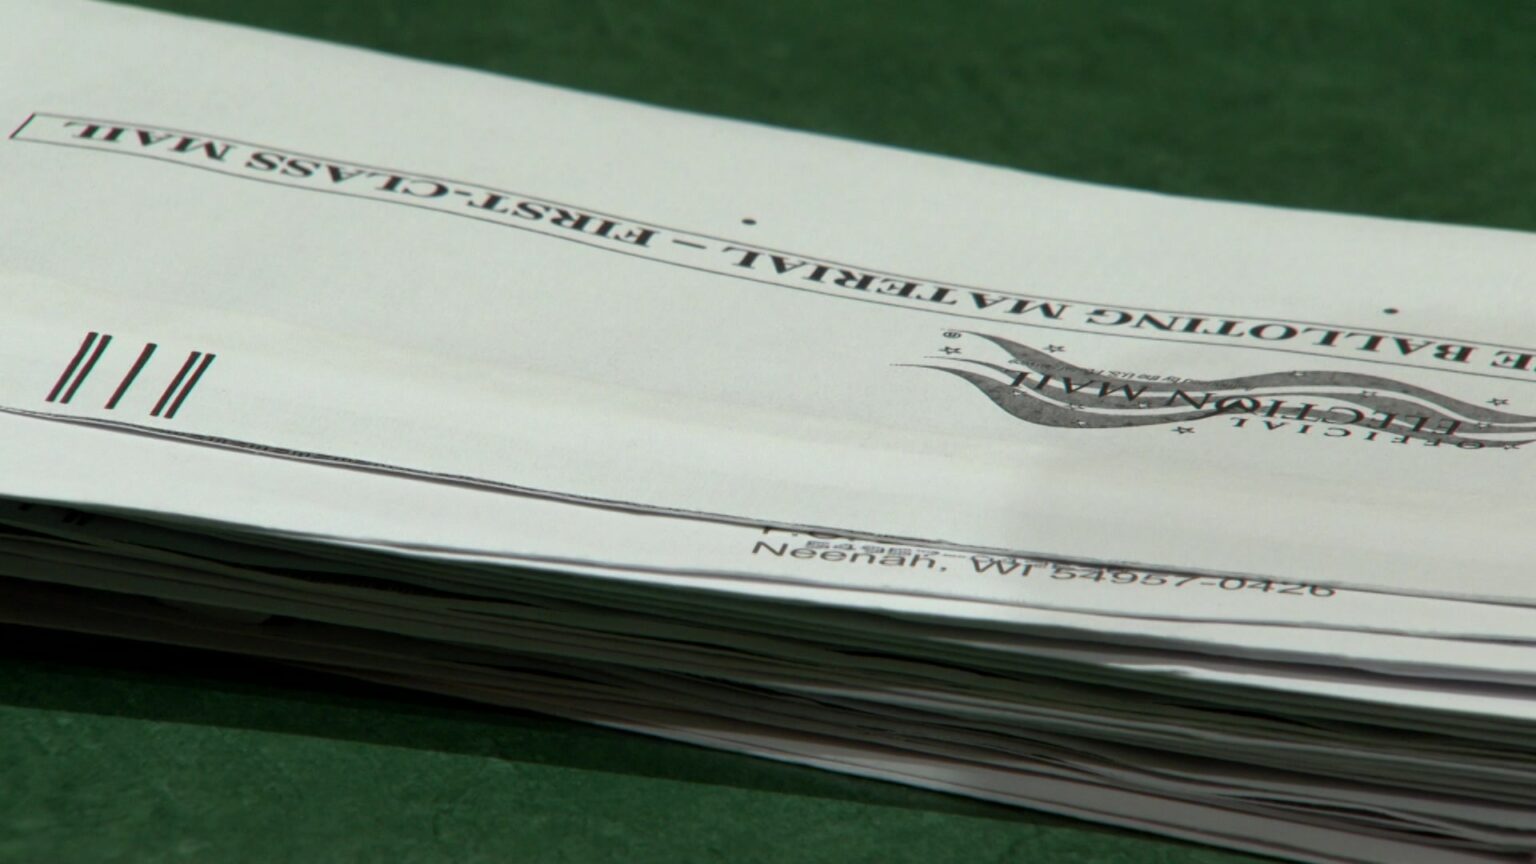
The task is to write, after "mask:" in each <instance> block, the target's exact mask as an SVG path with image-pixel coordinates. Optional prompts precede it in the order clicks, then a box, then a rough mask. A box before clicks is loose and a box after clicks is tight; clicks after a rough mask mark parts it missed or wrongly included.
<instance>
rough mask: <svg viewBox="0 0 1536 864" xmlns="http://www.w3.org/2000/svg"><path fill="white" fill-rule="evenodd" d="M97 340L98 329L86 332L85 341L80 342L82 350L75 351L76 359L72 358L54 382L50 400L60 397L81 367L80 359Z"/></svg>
mask: <svg viewBox="0 0 1536 864" xmlns="http://www.w3.org/2000/svg"><path fill="white" fill-rule="evenodd" d="M95 342H96V331H94V330H92V331H91V332H89V333H87V334H85V341H83V342H81V343H80V350H79V351H76V352H75V356H74V359H72V360H70V361H69V365H68V366H65V367H64V374H63V375H60V376H59V380H58V381H56V382H55V383H54V385H53V389H52V390H49V391H48V401H49V402H53V401H55V400H57V399H58V398H59V393H60V391H62V390H63V389H64V385H65V384H68V383H69V379H70V378H73V377H74V375H75V370H76V369H78V368H79V367H80V361H81V360H83V359H84V358H85V352H87V351H89V350H91V345H92V344H94V343H95Z"/></svg>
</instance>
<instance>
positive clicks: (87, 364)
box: [59, 336, 112, 405]
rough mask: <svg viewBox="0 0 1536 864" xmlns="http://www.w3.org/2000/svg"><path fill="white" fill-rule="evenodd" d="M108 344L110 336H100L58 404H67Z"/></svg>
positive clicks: (94, 366) (110, 342)
mask: <svg viewBox="0 0 1536 864" xmlns="http://www.w3.org/2000/svg"><path fill="white" fill-rule="evenodd" d="M110 344H112V337H111V336H102V337H101V340H100V341H98V342H97V343H96V350H95V351H92V352H91V359H89V360H87V361H85V366H84V368H82V369H81V370H80V374H79V375H76V376H75V380H74V383H72V384H70V385H69V389H68V390H65V391H64V398H62V399H60V400H59V404H61V405H68V404H69V400H71V399H73V398H75V391H76V390H79V389H80V385H81V384H84V383H85V379H86V376H88V375H90V374H91V370H92V369H95V368H96V361H97V360H100V359H101V355H102V352H104V351H106V350H107V346H108V345H110Z"/></svg>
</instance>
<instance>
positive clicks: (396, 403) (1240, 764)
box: [0, 0, 1536, 864]
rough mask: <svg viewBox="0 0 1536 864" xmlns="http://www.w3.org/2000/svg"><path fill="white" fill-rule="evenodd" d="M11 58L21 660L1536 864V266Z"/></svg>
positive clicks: (11, 617)
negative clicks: (67, 648) (543, 722)
mask: <svg viewBox="0 0 1536 864" xmlns="http://www.w3.org/2000/svg"><path fill="white" fill-rule="evenodd" d="M151 25H152V26H151ZM59 46H67V47H65V48H60V47H59ZM0 48H3V49H4V50H0V71H3V74H0V81H3V82H5V83H4V84H0V117H9V118H11V121H13V125H14V126H15V129H16V131H15V132H14V133H13V134H12V135H11V136H10V137H9V139H7V140H5V141H3V142H0V178H3V179H4V183H5V185H6V189H7V193H6V195H4V196H0V236H3V237H4V238H5V240H4V244H5V249H6V251H5V254H4V256H3V258H0V298H3V299H4V301H5V313H4V319H3V320H0V577H3V578H0V620H3V621H6V622H11V623H17V624H27V625H36V626H47V627H54V628H60V629H64V630H75V631H81V632H89V633H98V634H107V635H113V636H121V637H127V638H133V639H145V640H154V641H161V642H169V643H175V644H182V645H190V646H199V647H205V648H209V649H215V650H220V651H234V652H241V653H246V654H252V655H256V656H262V657H269V658H274V659H278V660H282V661H287V662H291V663H296V664H302V665H305V666H311V667H316V668H320V669H325V670H330V671H333V672H336V673H338V674H343V675H351V676H357V677H361V678H366V679H370V680H373V681H379V682H387V683H391V684H398V685H400V686H404V687H411V688H417V689H421V690H428V691H433V692H438V693H444V694H452V695H455V696H462V697H467V698H469V699H473V700H478V701H481V702H486V703H491V704H494V705H505V706H513V707H517V708H524V709H532V710H537V711H542V712H548V713H550V714H555V715H559V716H563V717H570V718H575V719H579V720H585V721H590V722H593V723H599V724H604V725H608V726H613V727H619V728H624V729H631V730H636V731H639V732H644V733H649V734H653V735H659V736H663V737H667V738H673V739H678V740H682V741H689V742H694V743H698V744H703V745H707V746H713V747H720V748H724V749H729V750H735V751H740V752H745V753H752V754H757V755H760V756H764V757H767V758H772V759H782V760H787V761H792V762H799V763H804V764H810V765H817V766H822V767H825V768H828V769H831V770H836V771H843V772H848V773H853V774H860V775H866V776H870V777H878V778H883V779H888V780H892V781H896V782H901V783H908V784H913V785H918V786H925V787H930V788H933V789H941V790H947V791H952V792H955V793H959V794H963V795H970V796H976V797H980V798H985V799H989V800H995V801H1002V802H1009V803H1016V804H1019V805H1021V806H1026V807H1034V808H1040V809H1044V810H1050V811H1054V812H1058V813H1065V814H1071V815H1075V816H1081V817H1084V818H1088V819H1094V820H1100V821H1104V822H1110V823H1114V824H1119V825H1126V826H1132V827H1137V828H1143V829H1146V830H1151V831H1157V832H1162V833H1166V834H1171V835H1175V836H1180V837H1186V838H1193V839H1198V840H1203V841H1207V842H1212V843H1217V844H1222V845H1227V846H1231V847H1235V848H1242V849H1247V850H1252V851H1257V852H1263V853H1269V854H1274V855H1279V856H1282V857H1287V858H1293V859H1296V860H1304V861H1319V862H1393V864H1398V862H1499V861H1511V862H1513V861H1528V860H1531V858H1532V856H1533V855H1536V646H1533V643H1536V588H1533V587H1532V586H1533V584H1536V583H1532V582H1531V581H1530V572H1529V568H1530V562H1531V560H1532V555H1531V553H1532V552H1536V544H1533V542H1532V539H1531V538H1532V537H1533V536H1536V533H1533V532H1532V531H1531V530H1530V527H1529V526H1530V525H1531V524H1532V521H1531V517H1532V516H1536V495H1532V494H1531V492H1530V486H1529V483H1528V482H1527V481H1526V479H1525V478H1526V477H1528V476H1529V475H1530V472H1531V470H1532V469H1531V467H1530V466H1529V465H1528V464H1527V462H1528V457H1529V456H1530V453H1529V452H1527V450H1526V447H1525V445H1526V444H1528V443H1529V441H1530V440H1531V439H1532V438H1536V390H1533V385H1536V379H1533V378H1532V367H1533V366H1536V360H1533V359H1532V358H1533V357H1536V349H1529V350H1528V349H1525V348H1523V347H1522V345H1523V344H1524V343H1522V342H1521V341H1520V340H1521V339H1522V338H1528V333H1527V332H1525V330H1524V329H1523V328H1524V325H1525V322H1529V321H1531V320H1536V299H1532V298H1536V240H1533V238H1531V237H1529V236H1524V235H1517V234H1511V233H1505V232H1493V231H1481V230H1474V229H1463V228H1453V227H1446V226H1428V225H1410V224H1398V223H1391V222H1386V221H1380V220H1369V219H1363V218H1352V217H1342V216H1332V215H1322V214H1309V213H1297V212H1289V211H1282V210H1273V209H1266V208H1258V207H1248V206H1244V205H1236V204H1216V203H1209V202H1196V201H1185V200H1180V199H1174V198H1168V197H1163V196H1153V195H1147V194H1143V193H1136V192H1129V191H1120V190H1111V189H1104V188H1100V187H1093V186H1087V185H1080V184H1074V183H1069V182H1065V181H1059V180H1054V179H1048V178H1041V177H1036V176H1031V175H1026V174H1020V173H1017V172H1011V171H1006V170H1003V169H997V168H988V167H983V166H977V165H970V164H966V163H959V162H955V161H952V160H942V159H938V158H934V157H925V156H919V155H915V154H910V153H905V152H900V151H893V150H888V149H883V148H878V147H872V146H868V145H860V144H853V143H849V142H842V141H835V140H829V139H823V138H819V137H816V136H810V135H804V134H799V133H791V132H783V131H776V130H770V129H764V128H760V127H754V126H748V125H743V124H735V123H731V122H728V121H720V120H713V119H708V118H701V117H696V116H691V115H683V114H678V113H673V112H668V111H664V110H661V109H654V108H647V107H643V106H637V105H633V104H630V103H624V102H618V101H614V100H606V99H602V98H598V97H592V96H585V95H581V94H574V93H569V92H565V91H560V90H555V89H552V88H546V87H541V86H538V85H532V84H527V83H523V82H516V81H510V80H506V79H501V78H495V77H492V76H486V75H481V74H476V73H470V72H464V71H456V70H448V69H443V68H441V67H436V66H431V65H427V64H422V63H416V62H410V61H404V60H397V59H393V58H387V57H381V56H377V55H373V54H368V53H366V52H359V51H354V50H349V49H341V48H335V47H332V46H324V45H317V44H311V43H307V42H304V41H301V40H295V39H291V38H287V37H278V36H271V35H264V34H258V33H252V32H247V31H243V30H239V29H236V28H229V27H223V26H217V25H210V24H204V23H200V22H193V21H186V20H182V19H177V18H172V17H169V16H160V15H151V14H148V13H142V12H136V11H131V10H126V9H119V8H115V7H109V6H101V5H95V4H84V3H81V4H76V3H72V2H71V3H57V2H48V3H44V2H37V0H27V2H18V3H13V4H10V5H7V6H6V7H5V8H4V9H3V10H0ZM210 57H216V58H218V61H219V62H218V63H216V64H212V65H210V64H208V63H207V62H206V60H207V59H208V58H210ZM127 58H132V60H133V65H134V68H135V69H138V70H139V72H138V74H136V75H134V76H118V75H113V74H110V70H112V69H114V68H123V66H122V63H125V62H126V60H127ZM114 64H116V65H114ZM293 69H297V70H304V72H305V74H303V75H300V76H297V77H287V76H286V70H293ZM21 70H25V74H23V73H22V71H21ZM279 73H284V74H279ZM144 82H154V83H153V86H145V83H144ZM406 106H409V110H407V107H406ZM61 112H62V113H61ZM405 114H409V116H410V118H411V123H410V124H409V125H408V126H402V125H401V123H402V121H401V119H400V118H401V117H402V116H404V115H405ZM253 142H267V143H253ZM619 148H623V152H622V153H620V152H619ZM314 154H328V155H323V156H320V155H314ZM130 156H131V157H135V158H117V157H130ZM385 166H395V167H385ZM400 166H409V167H408V168H407V167H400ZM190 168H196V169H199V170H188V169H190ZM450 178H465V179H450ZM516 190H520V191H516ZM315 192H323V193H327V194H320V195H317V194H310V193H315ZM81 202H89V206H82V203H81ZM571 202H576V203H571ZM391 205H393V206H391ZM616 214H626V215H616ZM446 216H452V217H458V218H444V217H446ZM849 262H857V263H849ZM914 273H922V274H927V275H925V276H922V277H918V276H913V275H910V274H914ZM1494 300H1497V301H1498V302H1497V303H1495V302H1494ZM1493 308H1498V309H1501V310H1502V311H1501V312H1499V313H1498V314H1494V313H1492V312H1490V311H1488V310H1490V309H1493Z"/></svg>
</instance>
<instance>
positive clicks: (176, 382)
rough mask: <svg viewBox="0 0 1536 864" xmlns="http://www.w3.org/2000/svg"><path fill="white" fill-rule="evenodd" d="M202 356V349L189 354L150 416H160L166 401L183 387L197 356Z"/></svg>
mask: <svg viewBox="0 0 1536 864" xmlns="http://www.w3.org/2000/svg"><path fill="white" fill-rule="evenodd" d="M201 356H203V353H202V352H201V351H193V352H192V353H191V354H188V355H187V362H185V363H183V364H181V371H179V372H177V373H176V377H175V378H172V379H171V383H170V386H168V387H166V388H165V392H164V393H161V394H160V401H158V402H156V403H155V410H153V411H151V412H149V416H151V417H159V416H160V412H161V411H163V410H165V403H167V402H169V401H171V395H172V394H174V393H175V392H176V390H177V389H178V388H180V387H181V382H182V379H184V378H186V377H187V373H188V372H189V371H191V369H192V364H194V363H196V362H197V358H199V357H201Z"/></svg>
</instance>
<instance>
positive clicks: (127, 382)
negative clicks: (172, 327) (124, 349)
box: [107, 342, 157, 411]
mask: <svg viewBox="0 0 1536 864" xmlns="http://www.w3.org/2000/svg"><path fill="white" fill-rule="evenodd" d="M156 347H157V346H156V345H155V343H153V342H148V343H145V345H144V350H143V351H140V352H139V359H137V360H135V361H133V368H131V369H129V370H128V374H127V375H125V376H123V381H122V383H121V384H118V385H117V389H116V390H114V391H112V398H111V399H108V400H107V410H108V411H111V410H112V409H113V408H116V407H117V403H118V402H120V401H122V398H123V394H124V393H127V392H128V388H129V387H131V386H133V382H134V379H136V378H138V377H139V373H140V372H142V371H144V364H145V363H148V362H149V358H150V355H152V354H154V353H155V348H156Z"/></svg>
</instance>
